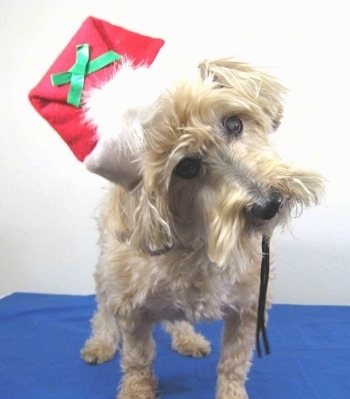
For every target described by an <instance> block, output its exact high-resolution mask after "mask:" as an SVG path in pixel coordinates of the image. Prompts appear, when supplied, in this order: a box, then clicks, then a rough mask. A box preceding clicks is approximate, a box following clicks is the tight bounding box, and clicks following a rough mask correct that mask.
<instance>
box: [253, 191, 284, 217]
mask: <svg viewBox="0 0 350 399" xmlns="http://www.w3.org/2000/svg"><path fill="white" fill-rule="evenodd" d="M283 205H284V197H283V195H282V194H281V193H280V192H279V191H277V190H271V191H270V192H269V193H267V195H264V196H261V197H260V198H259V200H258V201H257V202H255V203H254V205H253V207H252V210H251V212H252V215H253V216H254V217H255V218H257V219H260V220H270V219H272V218H274V217H275V216H276V215H277V214H278V212H279V211H280V209H281V208H283Z"/></svg>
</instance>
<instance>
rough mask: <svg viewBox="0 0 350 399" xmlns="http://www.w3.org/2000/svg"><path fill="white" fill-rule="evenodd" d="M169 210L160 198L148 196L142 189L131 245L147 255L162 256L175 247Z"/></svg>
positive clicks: (143, 188) (152, 195)
mask: <svg viewBox="0 0 350 399" xmlns="http://www.w3.org/2000/svg"><path fill="white" fill-rule="evenodd" d="M169 219H170V217H169V215H168V210H167V209H166V203H165V201H164V200H163V199H161V198H160V197H159V196H158V197H157V196H155V195H154V193H153V194H148V193H147V192H146V189H145V187H142V193H141V197H140V205H139V206H138V208H137V210H136V212H135V216H134V230H133V232H132V235H131V238H130V242H131V244H132V245H133V246H134V247H135V248H137V249H139V250H140V251H142V252H145V253H151V254H152V255H161V254H164V253H166V252H168V251H169V250H170V249H171V248H172V246H173V239H172V234H171V229H170V223H169Z"/></svg>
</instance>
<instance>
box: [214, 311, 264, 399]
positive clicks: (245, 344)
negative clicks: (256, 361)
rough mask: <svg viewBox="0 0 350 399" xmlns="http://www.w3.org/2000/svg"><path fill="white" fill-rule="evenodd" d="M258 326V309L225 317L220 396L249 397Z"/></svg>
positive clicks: (217, 398) (218, 387)
mask: <svg viewBox="0 0 350 399" xmlns="http://www.w3.org/2000/svg"><path fill="white" fill-rule="evenodd" d="M255 327H256V314H255V312H248V313H244V314H241V315H238V314H234V315H230V316H229V317H228V318H226V319H225V326H224V333H223V342H222V349H221V357H220V362H219V365H218V385H217V395H216V399H248V395H247V392H246V389H245V386H244V385H245V381H246V377H247V374H248V371H249V368H250V361H251V357H252V352H253V348H254V342H255V341H254V339H255Z"/></svg>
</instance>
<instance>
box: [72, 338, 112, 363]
mask: <svg viewBox="0 0 350 399" xmlns="http://www.w3.org/2000/svg"><path fill="white" fill-rule="evenodd" d="M115 352H116V348H115V346H114V345H109V344H107V343H106V342H100V341H96V340H94V339H89V340H87V341H86V344H85V346H84V348H83V349H82V350H81V352H80V354H81V357H82V358H83V359H84V360H85V362H86V363H89V364H99V363H104V362H108V361H110V360H112V358H113V356H114V354H115Z"/></svg>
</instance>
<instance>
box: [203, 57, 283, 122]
mask: <svg viewBox="0 0 350 399" xmlns="http://www.w3.org/2000/svg"><path fill="white" fill-rule="evenodd" d="M198 67H199V69H200V73H201V76H202V78H203V79H206V78H208V77H212V79H213V80H215V81H217V82H219V83H220V84H221V85H222V86H223V87H227V88H234V89H235V91H237V92H238V93H239V94H240V96H241V97H242V98H244V97H246V98H249V100H254V101H255V102H256V103H258V104H259V106H260V107H261V108H262V109H263V110H264V112H265V113H266V115H268V116H269V118H270V119H271V121H272V129H273V130H276V129H277V128H278V126H279V125H280V122H281V118H282V116H283V99H282V98H283V95H285V94H286V92H287V90H286V88H285V87H284V86H282V85H281V84H280V83H279V82H278V80H277V79H276V78H275V77H273V76H272V75H270V74H269V73H267V72H265V71H263V70H262V69H258V68H255V67H252V66H251V65H249V64H246V63H243V62H238V61H236V60H235V59H233V58H223V59H219V60H216V61H207V60H205V61H203V62H201V63H200V64H199V66H198Z"/></svg>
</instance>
